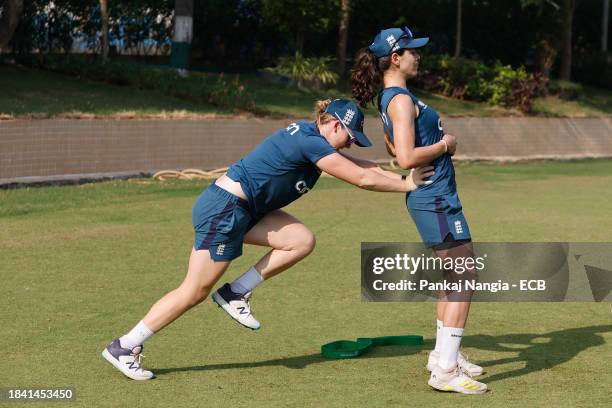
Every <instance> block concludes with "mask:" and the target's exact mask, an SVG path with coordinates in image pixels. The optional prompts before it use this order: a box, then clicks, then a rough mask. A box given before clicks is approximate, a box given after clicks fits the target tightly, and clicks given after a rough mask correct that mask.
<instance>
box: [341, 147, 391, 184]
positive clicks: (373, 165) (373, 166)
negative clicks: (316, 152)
mask: <svg viewBox="0 0 612 408" xmlns="http://www.w3.org/2000/svg"><path fill="white" fill-rule="evenodd" d="M338 154H340V155H342V156H344V157H346V158H347V159H349V160H350V161H352V162H353V163H355V164H356V165H358V166H359V167H363V168H367V169H372V170H373V171H375V172H377V173H380V174H382V175H383V176H387V177H389V178H392V179H400V178H401V177H402V176H401V174H397V173H394V172H392V171H387V170H385V169H382V168H381V167H380V166H379V165H378V164H376V163H374V162H371V161H369V160H364V159H359V158H357V157H353V156H350V155H348V154H346V153H344V152H338Z"/></svg>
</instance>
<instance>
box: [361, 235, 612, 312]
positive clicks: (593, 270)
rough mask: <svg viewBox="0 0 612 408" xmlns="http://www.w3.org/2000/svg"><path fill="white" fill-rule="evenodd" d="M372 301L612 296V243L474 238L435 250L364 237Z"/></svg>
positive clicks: (364, 273) (366, 292)
mask: <svg viewBox="0 0 612 408" xmlns="http://www.w3.org/2000/svg"><path fill="white" fill-rule="evenodd" d="M361 288H362V297H363V299H364V300H367V301H375V302H377V301H378V302H395V301H427V300H433V299H437V298H438V294H439V293H442V292H444V294H445V296H446V297H447V298H448V299H449V300H451V301H465V300H473V301H488V302H490V301H530V302H533V301H538V302H539V301H553V302H561V301H580V302H583V301H596V302H601V301H611V300H612V296H611V295H610V291H611V290H612V243H563V242H537V243H491V242H488V243H474V244H473V251H469V250H468V249H466V248H465V247H449V248H445V249H442V250H439V251H436V252H434V251H433V250H432V249H429V248H426V247H425V246H424V245H423V244H421V243H372V242H366V243H362V245H361Z"/></svg>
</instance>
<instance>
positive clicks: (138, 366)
mask: <svg viewBox="0 0 612 408" xmlns="http://www.w3.org/2000/svg"><path fill="white" fill-rule="evenodd" d="M132 355H133V356H134V362H135V363H136V371H138V370H142V359H143V358H145V355H144V354H142V353H138V354H132Z"/></svg>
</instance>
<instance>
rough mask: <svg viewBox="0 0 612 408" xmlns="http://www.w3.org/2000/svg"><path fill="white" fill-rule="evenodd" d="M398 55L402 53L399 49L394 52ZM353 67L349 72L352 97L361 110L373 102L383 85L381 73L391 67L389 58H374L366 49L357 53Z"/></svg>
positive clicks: (388, 56)
mask: <svg viewBox="0 0 612 408" xmlns="http://www.w3.org/2000/svg"><path fill="white" fill-rule="evenodd" d="M396 53H397V54H399V55H402V54H403V53H404V50H403V49H401V50H399V51H397V52H396ZM355 60H356V61H355V65H354V66H353V69H352V70H351V88H352V92H353V97H354V98H355V99H357V101H359V105H361V107H362V108H365V107H367V105H368V103H370V102H374V98H375V97H376V95H377V94H378V91H379V90H380V88H381V86H382V84H383V72H385V71H386V70H387V69H389V66H390V65H391V56H390V55H387V56H384V57H380V58H376V57H375V56H374V54H372V51H370V49H369V48H368V47H365V48H362V49H360V50H359V51H357V56H356V57H355Z"/></svg>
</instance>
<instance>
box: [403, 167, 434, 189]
mask: <svg viewBox="0 0 612 408" xmlns="http://www.w3.org/2000/svg"><path fill="white" fill-rule="evenodd" d="M434 174H435V172H434V168H433V166H425V167H417V168H415V169H412V170H410V176H408V180H407V181H408V182H409V183H412V184H413V185H414V186H416V187H418V186H422V185H429V184H431V183H433V181H431V180H427V179H428V178H430V177H431V176H433V175H434Z"/></svg>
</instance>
